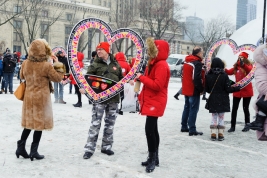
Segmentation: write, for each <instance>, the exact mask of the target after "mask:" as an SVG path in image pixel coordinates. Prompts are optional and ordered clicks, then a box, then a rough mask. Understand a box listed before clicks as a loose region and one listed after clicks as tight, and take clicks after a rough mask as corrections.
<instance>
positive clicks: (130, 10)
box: [110, 1, 137, 54]
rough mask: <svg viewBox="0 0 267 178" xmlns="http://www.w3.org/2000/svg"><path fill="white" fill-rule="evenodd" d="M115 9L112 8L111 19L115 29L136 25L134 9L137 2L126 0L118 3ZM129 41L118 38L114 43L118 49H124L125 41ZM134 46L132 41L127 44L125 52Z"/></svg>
mask: <svg viewBox="0 0 267 178" xmlns="http://www.w3.org/2000/svg"><path fill="white" fill-rule="evenodd" d="M116 5H117V6H116V7H115V9H112V10H111V15H110V21H111V26H112V28H113V29H120V28H128V27H130V26H132V25H134V19H135V13H134V10H135V9H136V8H137V4H135V3H131V2H130V1H124V2H123V3H118V2H117V3H116ZM125 41H126V42H127V43H128V40H126V39H119V40H117V41H116V42H115V43H114V45H115V47H116V50H117V51H122V46H123V43H124V42H125ZM133 46H134V44H133V43H132V42H131V43H130V45H128V44H127V45H126V49H125V51H124V53H125V54H127V53H128V51H129V50H130V49H131V48H132V47H133Z"/></svg>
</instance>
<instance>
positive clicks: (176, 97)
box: [173, 92, 180, 100]
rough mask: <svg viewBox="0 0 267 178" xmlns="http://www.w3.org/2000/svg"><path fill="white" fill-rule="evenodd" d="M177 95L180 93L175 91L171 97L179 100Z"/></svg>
mask: <svg viewBox="0 0 267 178" xmlns="http://www.w3.org/2000/svg"><path fill="white" fill-rule="evenodd" d="M179 95H180V94H179V92H178V93H176V94H175V95H174V96H173V97H174V98H175V99H177V100H179V98H178V96H179Z"/></svg>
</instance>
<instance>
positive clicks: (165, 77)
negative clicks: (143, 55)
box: [138, 40, 170, 117]
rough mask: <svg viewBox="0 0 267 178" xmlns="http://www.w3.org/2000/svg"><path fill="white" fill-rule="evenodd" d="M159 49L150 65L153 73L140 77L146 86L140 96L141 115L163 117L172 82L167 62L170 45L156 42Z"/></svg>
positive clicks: (160, 41)
mask: <svg viewBox="0 0 267 178" xmlns="http://www.w3.org/2000/svg"><path fill="white" fill-rule="evenodd" d="M155 45H156V46H157V48H158V55H157V56H156V57H155V58H154V59H153V61H152V62H151V63H150V65H151V66H152V68H151V71H150V72H149V73H148V70H146V71H145V75H144V76H140V77H139V79H140V81H141V82H142V83H143V84H144V86H143V88H142V91H141V93H140V95H139V96H138V99H139V102H140V113H141V114H142V115H146V116H154V117H160V116H163V114H164V111H165V108H166V104H167V98H168V84H169V80H170V68H169V65H168V63H167V62H166V60H167V58H168V55H169V45H168V43H167V42H165V41H163V40H155Z"/></svg>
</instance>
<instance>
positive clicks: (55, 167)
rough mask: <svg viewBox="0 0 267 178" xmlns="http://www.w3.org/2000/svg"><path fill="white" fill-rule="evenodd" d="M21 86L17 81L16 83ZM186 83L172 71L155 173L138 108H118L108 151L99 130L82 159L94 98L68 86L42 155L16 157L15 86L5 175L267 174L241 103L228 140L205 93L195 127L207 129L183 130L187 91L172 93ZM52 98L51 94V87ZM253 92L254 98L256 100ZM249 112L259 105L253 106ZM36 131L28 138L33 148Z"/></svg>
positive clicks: (3, 121)
mask: <svg viewBox="0 0 267 178" xmlns="http://www.w3.org/2000/svg"><path fill="white" fill-rule="evenodd" d="M17 86H18V81H17V80H16V81H15V84H14V88H16V87H17ZM180 87H181V82H180V79H178V78H172V79H171V81H170V85H169V99H168V105H167V109H166V111H165V115H164V117H162V118H160V119H159V132H160V138H161V140H160V148H159V159H160V167H157V168H156V169H155V171H154V172H153V173H150V174H148V173H146V172H145V168H144V167H142V166H141V165H140V163H141V161H144V160H145V159H146V157H147V145H146V138H145V131H144V126H145V117H144V116H141V115H139V114H137V113H136V114H131V113H124V115H123V116H121V115H119V116H118V117H117V121H116V124H115V133H114V134H115V135H114V145H113V151H114V152H115V155H113V156H107V155H104V154H102V153H101V152H100V145H101V139H102V133H103V132H102V130H103V128H102V129H101V131H100V135H99V140H98V145H97V149H96V152H95V154H94V155H93V156H92V157H91V159H89V160H84V159H83V158H82V156H83V147H84V144H85V142H86V139H87V132H88V129H89V126H90V121H91V107H92V106H91V105H89V104H88V102H87V99H86V98H85V96H83V98H82V100H83V107H82V108H74V107H73V106H72V104H74V103H76V102H77V96H76V95H74V94H68V85H67V86H65V94H64V100H65V101H66V102H67V104H66V105H63V104H53V110H54V125H55V127H54V129H53V130H52V131H45V132H44V133H43V137H42V139H41V143H40V147H39V153H40V154H44V155H45V159H44V160H40V161H37V160H35V161H33V162H31V161H30V160H29V159H23V158H20V159H17V158H16V156H15V150H16V141H17V140H18V139H19V138H20V135H21V132H22V128H21V125H20V122H21V106H22V102H21V101H18V100H16V98H15V97H14V96H13V95H11V94H2V95H0V106H1V107H0V128H1V129H0V137H1V139H0V145H1V146H0V177H4V178H5V177H20V178H21V177H37V176H38V177H79V178H80V177H92V178H95V177H96V178H98V177H101V178H112V177H114V178H124V177H125V178H126V177H127V178H142V177H153V178H165V177H166V178H173V177H175V178H185V177H189V178H195V177H199V178H209V177H211V178H217V177H221V178H224V177H230V178H239V177H240V178H243V177H251V178H264V177H266V176H267V169H266V167H267V142H260V141H257V139H256V134H255V132H254V131H249V132H246V133H243V132H242V131H241V130H242V128H243V127H244V114H243V111H242V109H241V108H242V107H239V108H240V109H239V112H238V118H237V121H238V122H237V126H236V131H235V132H234V133H231V134H229V133H228V132H227V129H229V127H230V113H227V114H226V115H225V121H226V132H225V141H222V142H219V141H210V129H209V125H210V119H211V115H210V114H209V113H208V112H207V110H205V109H204V105H205V101H202V100H201V106H200V110H199V115H198V118H197V123H196V124H197V130H199V131H203V132H204V135H203V136H193V137H189V136H188V133H181V132H180V126H181V125H180V122H181V115H182V111H183V105H184V98H183V97H181V96H180V97H179V98H180V100H179V101H177V100H175V99H174V98H173V95H174V94H175V93H176V92H177V91H178V89H179V88H180ZM51 97H52V101H53V100H54V98H53V95H52V96H51ZM254 100H255V97H253V99H252V101H253V102H254ZM250 112H251V120H252V116H253V115H254V110H253V108H252V106H250ZM31 141H32V133H31V135H30V137H29V139H28V141H27V151H28V152H29V150H30V144H31Z"/></svg>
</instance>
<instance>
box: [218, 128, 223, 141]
mask: <svg viewBox="0 0 267 178" xmlns="http://www.w3.org/2000/svg"><path fill="white" fill-rule="evenodd" d="M218 131H219V134H218V140H219V141H223V140H224V136H223V133H224V129H218Z"/></svg>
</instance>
